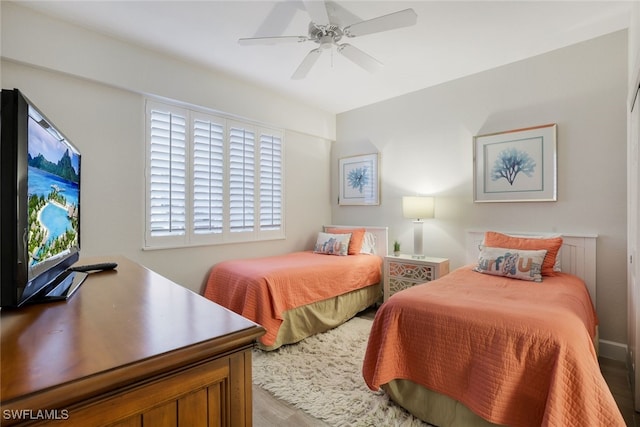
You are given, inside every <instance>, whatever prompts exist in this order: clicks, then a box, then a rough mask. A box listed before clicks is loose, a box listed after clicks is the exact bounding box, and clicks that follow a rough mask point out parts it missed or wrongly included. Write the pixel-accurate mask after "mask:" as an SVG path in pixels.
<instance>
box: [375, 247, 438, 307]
mask: <svg viewBox="0 0 640 427" xmlns="http://www.w3.org/2000/svg"><path fill="white" fill-rule="evenodd" d="M448 273H449V260H448V259H446V258H431V257H425V258H412V257H411V255H398V256H394V255H389V256H386V257H384V301H386V300H388V299H389V297H390V296H391V295H393V294H395V293H396V292H399V291H401V290H403V289H407V288H410V287H411V286H414V285H419V284H421V283H425V282H430V281H431V280H435V279H438V278H440V277H442V276H444V275H445V274H448Z"/></svg>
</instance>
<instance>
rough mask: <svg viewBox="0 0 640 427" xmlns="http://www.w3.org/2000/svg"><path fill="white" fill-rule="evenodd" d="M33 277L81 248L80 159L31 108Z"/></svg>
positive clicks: (29, 181)
mask: <svg viewBox="0 0 640 427" xmlns="http://www.w3.org/2000/svg"><path fill="white" fill-rule="evenodd" d="M28 138H29V144H28V157H27V164H28V174H27V187H28V197H29V220H28V227H29V233H28V244H27V247H28V254H29V262H28V263H29V275H30V276H33V275H37V274H38V273H39V271H38V266H39V265H41V264H42V262H43V261H45V260H48V259H51V258H55V257H58V256H60V255H64V254H68V253H69V252H70V251H71V250H72V249H73V248H77V247H78V246H79V220H80V218H79V216H78V212H79V210H78V207H79V200H80V155H79V153H78V152H77V151H76V150H75V149H74V148H73V146H71V145H70V144H69V143H68V142H67V141H66V140H65V138H64V137H63V136H62V135H60V134H59V133H58V132H57V131H56V130H55V129H54V128H53V127H51V126H50V125H49V124H48V122H47V121H46V120H44V119H43V118H42V117H41V116H40V114H39V113H38V112H37V111H36V110H35V109H34V108H33V107H32V106H29V137H28Z"/></svg>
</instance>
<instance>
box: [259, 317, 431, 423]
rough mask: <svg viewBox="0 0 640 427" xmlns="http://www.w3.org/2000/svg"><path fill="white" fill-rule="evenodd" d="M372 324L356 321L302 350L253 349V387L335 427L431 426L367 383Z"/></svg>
mask: <svg viewBox="0 0 640 427" xmlns="http://www.w3.org/2000/svg"><path fill="white" fill-rule="evenodd" d="M371 324H372V321H371V320H369V319H363V318H360V317H354V318H353V319H351V320H349V321H348V322H347V323H345V324H343V325H341V326H339V327H337V328H335V329H332V330H330V331H327V332H324V333H322V334H318V335H315V336H312V337H309V338H306V339H304V340H302V341H301V342H299V343H297V344H291V345H286V346H283V347H280V348H279V349H277V350H274V351H270V352H265V351H262V350H259V349H254V350H253V382H254V384H256V385H258V386H260V387H261V388H263V389H265V390H267V391H269V392H270V393H271V394H273V395H274V396H275V397H277V398H278V399H281V400H284V401H286V402H287V403H289V404H291V405H293V406H295V407H297V408H299V409H301V410H303V411H304V412H306V413H308V414H309V415H311V416H313V417H315V418H317V419H320V420H323V421H324V422H326V423H327V424H329V425H331V426H402V427H413V426H428V424H426V423H424V422H422V421H420V420H418V419H417V418H415V417H413V416H412V415H411V414H409V413H408V412H407V411H405V410H404V409H402V408H401V407H399V406H398V405H396V404H395V403H393V402H392V401H390V400H389V397H388V396H387V395H386V394H385V393H384V392H382V391H378V392H374V391H371V390H370V389H369V388H368V387H367V385H366V383H365V382H364V378H363V376H362V361H363V359H364V353H365V350H366V347H367V340H368V337H369V331H370V330H371Z"/></svg>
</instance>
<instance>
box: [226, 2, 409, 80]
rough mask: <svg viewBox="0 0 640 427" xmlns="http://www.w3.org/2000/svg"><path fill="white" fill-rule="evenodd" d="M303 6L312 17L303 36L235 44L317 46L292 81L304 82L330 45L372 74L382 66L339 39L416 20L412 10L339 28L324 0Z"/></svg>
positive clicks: (252, 39) (399, 25) (362, 34)
mask: <svg viewBox="0 0 640 427" xmlns="http://www.w3.org/2000/svg"><path fill="white" fill-rule="evenodd" d="M304 5H305V6H306V9H307V12H308V13H309V16H310V17H311V22H310V23H309V31H308V34H307V35H306V36H273V37H251V38H241V39H239V40H238V43H240V44H241V45H271V44H279V43H304V42H309V41H310V42H313V43H316V44H317V45H318V47H317V48H315V49H312V50H311V51H310V52H309V53H308V54H307V56H306V57H305V58H304V59H303V60H302V63H301V64H300V65H299V66H298V68H297V69H296V71H295V72H294V73H293V75H292V76H291V78H292V79H295V80H297V79H303V78H304V77H305V76H306V75H307V73H308V72H309V70H311V68H312V67H313V65H314V64H315V63H316V61H317V60H318V58H319V57H320V55H321V54H322V52H324V51H325V50H328V49H331V48H332V47H333V46H335V47H336V50H337V52H338V53H340V54H342V55H343V56H345V57H346V58H347V59H349V60H351V61H352V62H354V63H355V64H357V65H359V66H360V67H362V68H364V69H365V70H367V71H369V72H375V71H377V70H378V69H379V68H380V67H381V66H382V63H380V62H379V61H378V60H377V59H375V58H374V57H372V56H370V55H369V54H367V53H365V52H363V51H362V50H360V49H358V48H357V47H355V46H353V45H351V44H349V43H338V42H339V41H340V40H342V38H343V37H347V38H353V37H358V36H364V35H367V34H372V33H379V32H382V31H388V30H394V29H396V28H402V27H409V26H411V25H414V24H415V23H416V20H417V15H416V13H415V11H414V10H413V9H405V10H401V11H398V12H394V13H390V14H388V15H382V16H379V17H377V18H373V19H367V20H364V21H359V22H355V23H353V24H351V25H347V26H340V25H339V24H338V23H337V22H336V20H335V19H333V21H334V22H332V19H331V18H330V17H329V13H327V4H325V2H324V1H318V0H305V1H304Z"/></svg>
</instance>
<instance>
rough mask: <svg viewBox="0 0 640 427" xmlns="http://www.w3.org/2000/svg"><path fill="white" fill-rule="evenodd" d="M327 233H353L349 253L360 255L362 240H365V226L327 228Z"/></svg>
mask: <svg viewBox="0 0 640 427" xmlns="http://www.w3.org/2000/svg"><path fill="white" fill-rule="evenodd" d="M325 232H327V233H332V234H351V240H350V241H349V249H348V254H349V255H358V254H359V253H360V251H361V250H362V242H363V240H364V232H365V229H364V228H331V227H329V228H327V229H326V230H325Z"/></svg>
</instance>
